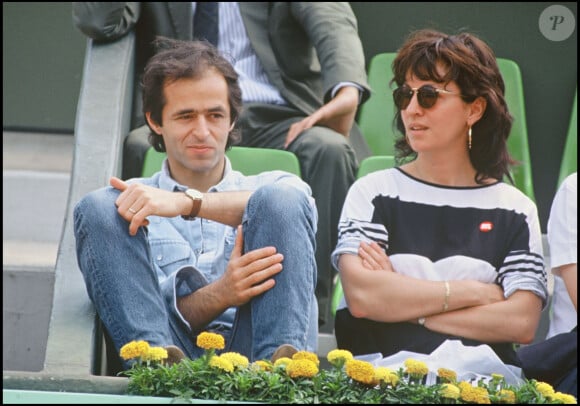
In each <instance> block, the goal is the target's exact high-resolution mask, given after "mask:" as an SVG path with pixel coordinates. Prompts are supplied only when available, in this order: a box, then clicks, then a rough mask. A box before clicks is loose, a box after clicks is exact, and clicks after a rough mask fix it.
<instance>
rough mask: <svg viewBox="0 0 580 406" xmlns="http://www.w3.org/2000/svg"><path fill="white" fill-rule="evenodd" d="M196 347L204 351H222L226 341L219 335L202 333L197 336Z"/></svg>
mask: <svg viewBox="0 0 580 406" xmlns="http://www.w3.org/2000/svg"><path fill="white" fill-rule="evenodd" d="M197 346H198V347H200V348H203V349H204V350H223V349H224V347H225V346H226V341H225V340H224V337H223V336H221V335H220V334H216V333H208V332H203V333H201V334H199V335H198V336H197Z"/></svg>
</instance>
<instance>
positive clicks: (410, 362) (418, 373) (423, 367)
mask: <svg viewBox="0 0 580 406" xmlns="http://www.w3.org/2000/svg"><path fill="white" fill-rule="evenodd" d="M404 364H405V367H406V368H407V369H406V370H405V372H406V373H408V374H409V375H411V376H412V377H414V378H422V377H424V376H425V375H427V373H428V372H429V368H428V367H427V364H425V363H424V362H422V361H417V360H414V359H412V358H409V359H407V360H405V362H404Z"/></svg>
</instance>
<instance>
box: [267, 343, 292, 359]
mask: <svg viewBox="0 0 580 406" xmlns="http://www.w3.org/2000/svg"><path fill="white" fill-rule="evenodd" d="M297 352H298V350H297V349H296V348H294V346H293V345H291V344H282V345H281V346H279V347H278V348H276V351H274V354H273V355H272V358H271V361H272V364H273V363H275V362H276V361H277V360H279V359H280V358H284V357H286V358H290V359H291V358H292V355H294V354H296V353H297Z"/></svg>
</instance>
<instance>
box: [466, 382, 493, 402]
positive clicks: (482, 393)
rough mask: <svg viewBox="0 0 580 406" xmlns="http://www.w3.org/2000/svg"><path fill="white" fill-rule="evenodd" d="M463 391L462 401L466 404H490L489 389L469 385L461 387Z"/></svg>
mask: <svg viewBox="0 0 580 406" xmlns="http://www.w3.org/2000/svg"><path fill="white" fill-rule="evenodd" d="M459 387H460V389H461V399H462V400H464V401H465V402H471V403H479V404H490V403H491V401H490V400H489V393H487V389H485V388H483V387H480V386H472V385H470V384H469V383H467V385H461V386H459Z"/></svg>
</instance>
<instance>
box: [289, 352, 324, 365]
mask: <svg viewBox="0 0 580 406" xmlns="http://www.w3.org/2000/svg"><path fill="white" fill-rule="evenodd" d="M292 359H294V360H299V359H307V360H310V361H312V362H314V363H315V364H316V366H318V365H320V360H319V359H318V355H316V354H315V353H313V352H310V351H298V352H297V353H296V354H294V355H292Z"/></svg>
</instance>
